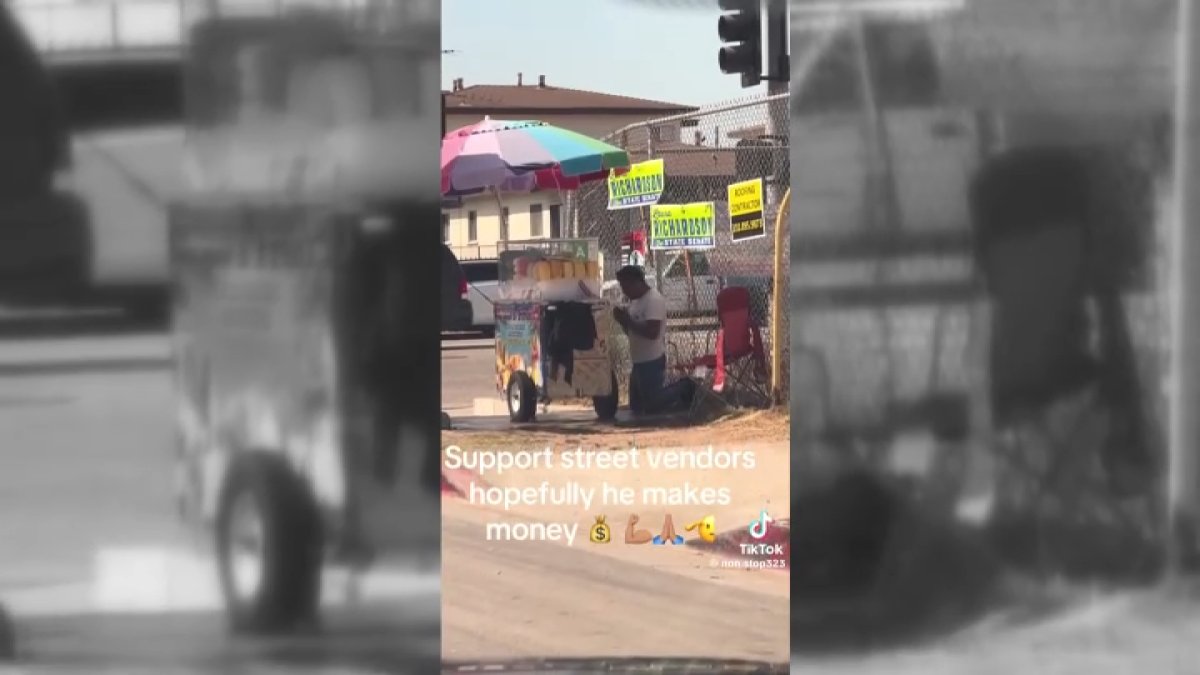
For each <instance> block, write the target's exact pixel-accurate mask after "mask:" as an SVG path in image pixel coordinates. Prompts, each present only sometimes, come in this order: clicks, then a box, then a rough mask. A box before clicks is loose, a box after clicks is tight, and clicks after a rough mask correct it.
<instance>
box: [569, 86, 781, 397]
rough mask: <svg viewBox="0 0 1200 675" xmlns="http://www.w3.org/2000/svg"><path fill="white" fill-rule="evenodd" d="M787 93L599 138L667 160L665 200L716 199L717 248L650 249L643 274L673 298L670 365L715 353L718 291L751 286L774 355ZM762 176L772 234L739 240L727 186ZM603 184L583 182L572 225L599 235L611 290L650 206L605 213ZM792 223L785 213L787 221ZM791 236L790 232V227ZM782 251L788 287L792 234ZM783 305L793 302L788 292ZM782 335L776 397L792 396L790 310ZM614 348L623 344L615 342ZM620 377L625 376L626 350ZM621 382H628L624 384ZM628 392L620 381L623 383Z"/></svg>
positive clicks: (639, 156) (636, 154) (754, 312)
mask: <svg viewBox="0 0 1200 675" xmlns="http://www.w3.org/2000/svg"><path fill="white" fill-rule="evenodd" d="M787 101H788V95H787V94H776V95H770V96H758V97H754V98H748V99H744V100H740V101H735V102H732V103H727V104H722V105H715V106H708V107H704V108H702V109H700V110H698V111H696V112H694V113H689V114H686V115H678V116H673V117H667V118H661V119H656V120H651V121H647V122H643V123H638V124H634V125H630V126H628V127H625V128H624V129H621V130H619V131H617V132H615V133H613V134H611V135H610V136H608V137H606V138H605V139H603V140H604V141H606V142H608V143H611V144H613V145H616V146H618V147H620V148H623V149H624V150H626V151H627V152H628V153H629V156H630V157H629V159H630V161H631V162H634V163H636V162H644V161H647V160H651V159H662V160H663V164H664V179H665V180H664V188H663V192H662V196H661V198H660V199H659V202H658V203H659V204H664V205H666V204H692V203H697V202H713V203H714V206H715V214H716V245H715V247H714V248H712V249H709V250H703V251H689V252H684V251H651V252H650V255H649V256H648V260H647V261H646V268H647V277H648V278H649V279H650V281H651V283H654V284H657V286H658V288H659V290H660V291H661V292H662V293H663V295H664V297H665V298H666V300H667V313H668V336H667V339H668V342H669V343H670V352H671V353H670V354H668V359H669V361H670V362H671V363H683V362H686V361H689V360H691V359H694V358H696V357H698V356H702V355H705V354H711V353H713V351H714V350H715V348H716V335H717V329H718V324H717V294H718V293H719V292H720V291H721V290H722V289H723V288H729V287H733V286H741V287H745V288H747V289H748V290H749V291H750V297H751V316H752V317H753V319H754V320H755V321H756V322H757V323H758V325H759V326H760V328H761V330H762V335H763V341H764V343H765V344H764V349H765V352H766V354H767V355H768V358H769V357H770V354H771V339H772V338H771V335H772V329H771V325H772V321H773V320H774V319H775V317H774V316H773V310H772V306H773V300H772V298H773V294H774V288H775V279H774V261H775V256H776V243H775V242H776V231H775V230H776V220H777V217H778V215H779V209H780V204H781V202H782V200H783V197H784V194H785V193H786V191H787V190H788V188H789V183H790V172H789V164H790V158H789V154H788V153H789V143H788V131H789V130H788V123H787V114H788V108H787ZM755 178H762V179H763V202H764V204H763V218H764V223H765V225H766V235H765V236H764V237H760V238H758V239H752V240H746V241H740V242H734V241H733V238H732V231H731V225H730V221H729V210H728V190H727V188H728V186H729V185H730V184H731V183H735V182H739V181H744V180H752V179H755ZM608 206H609V204H608V190H607V186H606V185H605V184H604V183H602V182H601V183H596V184H591V185H587V186H585V187H584V188H582V189H580V190H579V191H578V192H576V193H574V194H572V195H570V201H569V207H568V208H569V210H568V213H569V216H568V221H567V222H569V223H572V224H573V227H574V228H575V231H576V233H577V234H578V236H581V237H596V238H598V239H599V240H600V247H601V250H602V254H603V256H604V274H605V282H606V283H605V286H606V289H607V292H610V293H619V291H618V290H617V289H616V288H615V275H616V271H617V270H618V269H620V267H621V264H622V243H623V241H624V239H625V236H626V235H628V234H630V233H633V232H635V231H649V229H650V207H648V206H643V207H638V208H630V209H620V210H609V208H608ZM786 224H787V220H786V219H784V225H785V227H786ZM785 234H786V233H785ZM782 242H783V249H784V250H782V251H780V252H779V254H780V255H781V256H782V259H783V261H784V265H783V268H782V269H783V270H785V273H784V274H783V278H782V279H781V280H780V281H781V288H782V289H783V290H784V292H785V293H786V290H787V288H788V286H787V274H786V270H787V269H788V266H787V264H786V261H787V260H788V255H789V254H788V250H787V247H788V242H789V238H788V237H787V236H783V237H782ZM781 306H782V307H784V308H786V307H787V302H786V297H785V298H784V303H783V304H782V305H781ZM779 320H780V325H779V327H778V329H777V334H778V335H780V336H782V337H781V341H782V342H783V345H782V349H781V354H782V356H781V363H780V367H781V368H782V370H781V371H780V372H781V373H783V374H784V375H783V376H782V377H781V378H780V388H781V389H782V391H781V392H780V396H781V397H783V398H784V399H785V400H786V397H787V385H788V378H787V377H786V373H787V372H788V371H787V368H788V365H787V364H788V349H787V346H788V345H787V335H788V323H787V316H786V311H785V312H783V313H782V315H781V316H780V317H779ZM615 343H616V344H620V345H624V344H625V343H624V341H622V340H617V341H615ZM619 358H620V359H622V360H623V363H622V367H621V368H620V372H621V377H622V378H625V377H628V372H627V371H628V367H627V366H628V355H627V354H624V353H623V354H621V355H620V356H619ZM623 384H624V383H623ZM623 388H624V387H623Z"/></svg>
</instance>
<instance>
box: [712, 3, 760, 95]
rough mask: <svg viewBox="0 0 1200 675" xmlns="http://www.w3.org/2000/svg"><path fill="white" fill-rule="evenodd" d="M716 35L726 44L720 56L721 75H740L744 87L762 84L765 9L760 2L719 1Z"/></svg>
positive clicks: (718, 60)
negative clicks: (763, 11) (719, 15)
mask: <svg viewBox="0 0 1200 675" xmlns="http://www.w3.org/2000/svg"><path fill="white" fill-rule="evenodd" d="M718 4H719V5H720V7H721V11H722V12H723V14H721V18H719V19H717V34H718V35H719V36H720V37H721V42H722V43H723V45H722V47H721V51H720V52H719V53H718V55H717V62H718V64H720V66H721V72H723V73H725V74H727V75H735V74H736V75H741V76H742V86H743V87H753V86H755V85H757V84H758V83H759V82H761V81H762V6H761V4H760V0H719V2H718Z"/></svg>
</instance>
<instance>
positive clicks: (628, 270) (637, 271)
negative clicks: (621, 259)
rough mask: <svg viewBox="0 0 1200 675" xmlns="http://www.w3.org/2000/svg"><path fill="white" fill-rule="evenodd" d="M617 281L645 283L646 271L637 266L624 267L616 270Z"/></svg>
mask: <svg viewBox="0 0 1200 675" xmlns="http://www.w3.org/2000/svg"><path fill="white" fill-rule="evenodd" d="M617 281H641V282H643V283H644V282H645V281H646V270H644V269H642V268H641V267H638V266H637V265H626V266H624V267H622V268H621V269H619V270H617Z"/></svg>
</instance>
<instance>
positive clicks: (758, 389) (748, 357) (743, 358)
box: [676, 286, 771, 410]
mask: <svg viewBox="0 0 1200 675" xmlns="http://www.w3.org/2000/svg"><path fill="white" fill-rule="evenodd" d="M717 321H718V323H719V324H720V329H719V330H718V331H717V345H716V349H715V350H714V352H713V353H712V354H705V355H704V356H700V357H697V358H695V359H692V360H691V361H688V362H685V363H680V364H678V365H676V370H678V371H680V372H682V373H683V374H687V375H690V374H692V373H695V372H696V371H697V370H699V369H704V370H705V371H706V373H705V375H704V377H703V378H702V382H701V383H700V387H699V388H698V390H697V392H696V396H695V398H694V399H693V404H692V408H693V410H695V409H696V407H697V406H698V405H699V403H700V402H701V401H702V400H703V399H704V398H705V395H706V394H715V395H716V396H717V397H718V398H720V399H721V400H722V401H724V402H725V403H726V404H728V405H732V406H734V407H744V406H743V405H742V403H743V401H745V400H746V397H747V394H749V395H751V396H752V397H753V400H754V405H758V406H766V405H768V404H769V403H770V401H771V392H770V384H769V378H770V376H769V374H768V372H767V357H766V353H765V351H764V349H763V340H762V331H761V329H760V328H759V326H758V324H757V323H755V321H754V319H753V318H752V317H751V314H750V291H748V290H747V289H745V288H743V287H741V286H733V287H730V288H726V289H724V290H722V291H721V292H720V293H718V294H717Z"/></svg>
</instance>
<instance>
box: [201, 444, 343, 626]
mask: <svg viewBox="0 0 1200 675" xmlns="http://www.w3.org/2000/svg"><path fill="white" fill-rule="evenodd" d="M243 508H245V509H248V511H249V512H250V513H252V514H253V517H255V518H257V519H258V522H259V526H260V527H261V541H260V542H259V545H258V547H257V548H258V558H257V563H258V564H257V575H258V577H259V579H258V583H257V584H256V585H255V588H254V589H253V590H250V589H246V588H242V580H239V579H238V578H237V577H238V574H237V570H236V569H235V561H234V553H235V542H234V537H235V531H234V528H235V525H236V523H235V518H236V517H237V516H238V515H239V511H240V510H241V509H243ZM322 543H323V542H322V537H321V527H320V515H319V513H318V511H317V507H316V504H315V503H314V501H313V499H312V497H311V496H310V493H309V491H308V488H307V487H306V486H305V485H304V483H303V482H302V481H301V480H300V478H299V477H298V476H297V475H296V474H295V472H293V471H292V470H291V468H290V467H289V466H287V464H286V463H285V462H284V460H283V459H282V458H279V457H276V456H274V455H270V454H266V453H257V452H255V453H244V454H242V455H241V456H239V457H238V458H236V459H235V460H234V462H233V465H232V466H231V467H230V469H229V474H228V477H227V479H226V481H225V486H224V490H223V491H222V494H221V501H220V507H219V511H218V513H217V528H216V551H217V567H218V571H219V574H220V581H221V591H222V594H223V596H224V600H225V608H226V612H227V614H228V617H229V620H230V625H231V627H232V629H233V630H234V631H235V632H237V633H245V634H270V633H282V632H288V631H294V630H299V629H302V628H304V627H305V626H307V625H309V624H311V623H315V621H316V618H317V611H318V607H319V605H320V593H321V562H322V552H323V549H322ZM252 562H253V561H252Z"/></svg>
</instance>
